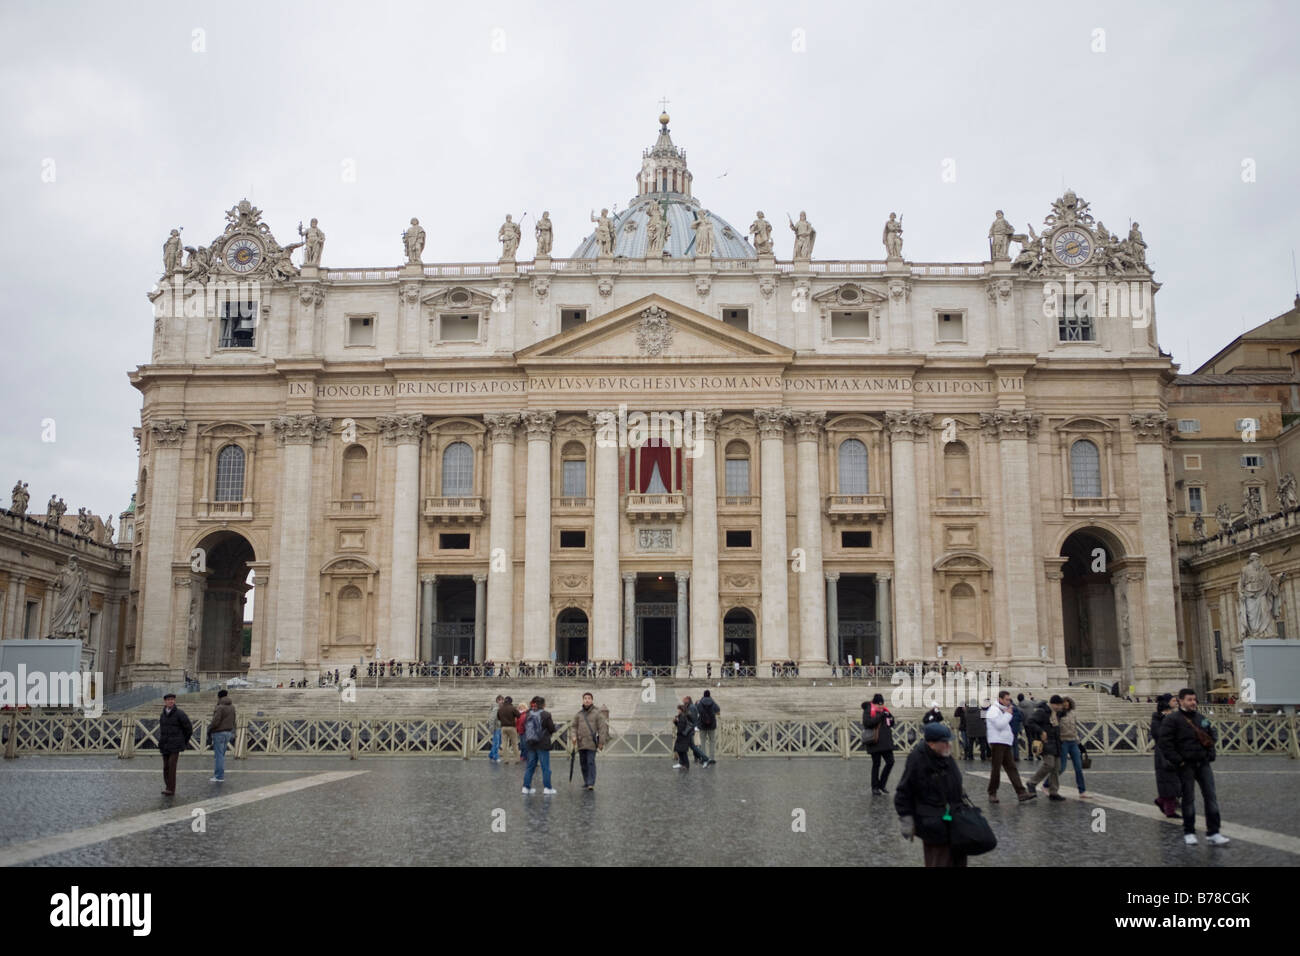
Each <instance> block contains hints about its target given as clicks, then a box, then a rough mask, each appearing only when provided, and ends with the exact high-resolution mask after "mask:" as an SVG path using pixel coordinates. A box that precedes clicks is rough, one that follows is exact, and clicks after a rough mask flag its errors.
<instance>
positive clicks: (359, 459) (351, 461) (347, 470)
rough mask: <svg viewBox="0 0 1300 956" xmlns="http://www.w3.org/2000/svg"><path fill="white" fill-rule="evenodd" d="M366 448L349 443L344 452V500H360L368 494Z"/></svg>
mask: <svg viewBox="0 0 1300 956" xmlns="http://www.w3.org/2000/svg"><path fill="white" fill-rule="evenodd" d="M368 457H369V456H368V455H367V454H366V450H365V449H364V448H362V447H361V446H360V445H349V446H348V448H347V451H345V452H343V489H342V491H343V500H344V501H360V500H361V499H363V498H365V496H366V466H367V464H368V462H367V458H368Z"/></svg>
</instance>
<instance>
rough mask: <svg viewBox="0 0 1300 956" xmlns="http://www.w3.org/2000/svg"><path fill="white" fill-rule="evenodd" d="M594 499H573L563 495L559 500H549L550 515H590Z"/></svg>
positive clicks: (570, 496)
mask: <svg viewBox="0 0 1300 956" xmlns="http://www.w3.org/2000/svg"><path fill="white" fill-rule="evenodd" d="M595 502H596V500H595V499H594V498H583V497H574V496H572V495H565V496H563V497H560V498H552V499H551V514H557V515H572V514H591V510H592V508H593V507H594V505H595Z"/></svg>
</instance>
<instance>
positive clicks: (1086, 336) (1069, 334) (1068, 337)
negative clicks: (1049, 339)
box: [1056, 292, 1097, 342]
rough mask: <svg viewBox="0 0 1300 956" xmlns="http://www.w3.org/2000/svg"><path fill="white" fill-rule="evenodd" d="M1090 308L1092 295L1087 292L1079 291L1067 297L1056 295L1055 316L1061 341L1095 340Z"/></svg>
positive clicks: (1091, 306) (1095, 334)
mask: <svg viewBox="0 0 1300 956" xmlns="http://www.w3.org/2000/svg"><path fill="white" fill-rule="evenodd" d="M1092 309H1093V302H1092V296H1091V295H1090V294H1089V293H1086V292H1084V293H1079V294H1077V295H1073V296H1071V297H1069V298H1066V297H1065V296H1064V295H1061V296H1057V299H1056V310H1057V311H1056V316H1057V325H1058V328H1059V330H1060V336H1061V341H1062V342H1095V341H1096V339H1097V333H1096V329H1095V328H1094V327H1093V324H1092V316H1093V311H1092Z"/></svg>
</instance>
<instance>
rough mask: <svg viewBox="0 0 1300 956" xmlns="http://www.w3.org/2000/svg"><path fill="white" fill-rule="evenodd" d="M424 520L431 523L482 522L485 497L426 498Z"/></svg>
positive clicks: (463, 523)
mask: <svg viewBox="0 0 1300 956" xmlns="http://www.w3.org/2000/svg"><path fill="white" fill-rule="evenodd" d="M424 520H425V521H427V522H429V523H430V524H446V525H476V524H482V522H483V499H482V498H460V497H438V498H425V499H424Z"/></svg>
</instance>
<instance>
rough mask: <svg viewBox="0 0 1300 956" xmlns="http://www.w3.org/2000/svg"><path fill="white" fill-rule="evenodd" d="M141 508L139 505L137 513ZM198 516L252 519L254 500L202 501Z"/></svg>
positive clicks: (210, 519) (224, 519) (203, 518)
mask: <svg viewBox="0 0 1300 956" xmlns="http://www.w3.org/2000/svg"><path fill="white" fill-rule="evenodd" d="M139 510H140V509H139V506H137V507H136V511H137V513H138V512H139ZM198 518H199V520H200V521H251V520H252V518H253V502H252V500H251V499H248V498H246V499H244V500H242V501H206V500H204V501H200V502H199V515H198Z"/></svg>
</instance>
